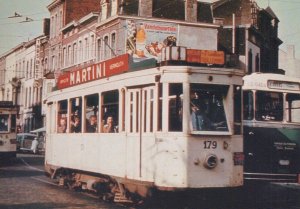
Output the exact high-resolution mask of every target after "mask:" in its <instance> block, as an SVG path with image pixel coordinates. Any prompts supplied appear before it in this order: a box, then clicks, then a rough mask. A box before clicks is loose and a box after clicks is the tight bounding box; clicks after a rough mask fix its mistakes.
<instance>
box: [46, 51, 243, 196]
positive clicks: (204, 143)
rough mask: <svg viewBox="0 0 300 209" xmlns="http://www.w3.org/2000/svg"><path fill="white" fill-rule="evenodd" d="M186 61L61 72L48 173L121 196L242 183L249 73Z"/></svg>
mask: <svg viewBox="0 0 300 209" xmlns="http://www.w3.org/2000/svg"><path fill="white" fill-rule="evenodd" d="M187 50H188V49H186V48H184V47H179V46H177V47H170V48H169V49H167V52H168V51H170V52H171V51H173V54H174V51H176V52H178V51H181V55H183V54H185V55H186V52H187ZM167 52H166V53H167ZM183 52H184V53H183ZM221 54H222V57H224V54H223V53H221ZM166 57H168V56H166ZM187 60H188V59H187V57H184V58H183V59H181V60H180V62H175V61H174V62H172V60H171V61H170V60H165V62H161V63H160V65H158V66H157V67H152V68H147V69H139V70H132V67H131V66H130V63H131V61H130V55H128V54H124V55H121V56H118V57H115V58H113V59H110V60H108V61H104V62H101V63H98V64H95V65H94V66H91V67H88V68H85V69H79V70H77V71H73V72H66V73H64V74H62V75H61V77H60V78H59V79H58V90H56V91H54V92H52V93H51V95H50V96H49V97H48V98H47V100H46V104H47V118H48V121H49V122H48V123H47V126H46V130H47V131H46V133H47V134H46V138H47V140H46V155H45V170H46V172H47V173H48V174H49V176H51V177H52V178H56V177H57V178H59V182H60V184H62V185H65V184H68V185H72V187H73V186H74V187H76V186H79V187H81V188H85V189H89V190H94V191H95V190H97V189H98V188H102V190H103V188H106V189H104V190H105V191H108V192H107V193H112V196H113V197H114V200H115V201H117V200H116V198H117V197H118V198H120V197H122V198H124V197H125V196H126V197H128V194H138V195H139V196H141V197H149V196H150V195H151V194H152V191H154V190H159V191H187V190H194V189H196V190H197V189H205V188H228V187H230V188H231V187H239V186H241V185H242V184H243V136H242V123H241V122H242V121H241V114H242V109H241V102H242V101H241V98H242V89H241V85H242V77H243V72H242V71H241V70H238V69H231V68H225V67H215V66H207V65H198V66H195V65H191V64H190V63H189V62H188V61H187ZM112 69H113V70H112ZM200 111H201V112H202V113H203V114H205V115H206V116H200ZM103 185H106V186H103ZM124 191H126V192H124ZM125 193H126V194H125ZM129 196H130V195H129Z"/></svg>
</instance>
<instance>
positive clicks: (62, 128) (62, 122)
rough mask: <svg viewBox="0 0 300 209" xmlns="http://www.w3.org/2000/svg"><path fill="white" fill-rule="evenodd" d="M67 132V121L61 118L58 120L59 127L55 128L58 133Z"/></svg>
mask: <svg viewBox="0 0 300 209" xmlns="http://www.w3.org/2000/svg"><path fill="white" fill-rule="evenodd" d="M66 130H67V120H66V118H61V119H60V120H59V126H58V128H57V132H58V133H66Z"/></svg>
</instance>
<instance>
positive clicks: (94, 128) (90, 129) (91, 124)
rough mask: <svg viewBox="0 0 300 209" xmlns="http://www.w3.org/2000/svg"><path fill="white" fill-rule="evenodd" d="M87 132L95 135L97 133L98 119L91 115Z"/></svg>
mask: <svg viewBox="0 0 300 209" xmlns="http://www.w3.org/2000/svg"><path fill="white" fill-rule="evenodd" d="M86 132H88V133H95V132H97V117H96V116H95V115H91V116H90V118H89V121H88V123H87V127H86Z"/></svg>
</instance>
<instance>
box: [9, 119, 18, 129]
mask: <svg viewBox="0 0 300 209" xmlns="http://www.w3.org/2000/svg"><path fill="white" fill-rule="evenodd" d="M10 117H11V120H10V130H11V132H16V124H17V119H16V115H11V116H10Z"/></svg>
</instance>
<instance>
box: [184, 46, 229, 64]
mask: <svg viewBox="0 0 300 209" xmlns="http://www.w3.org/2000/svg"><path fill="white" fill-rule="evenodd" d="M186 54H187V62H191V63H201V64H212V65H224V63H225V56H224V52H223V51H213V50H195V49H187V50H186Z"/></svg>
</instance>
